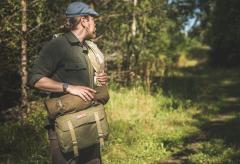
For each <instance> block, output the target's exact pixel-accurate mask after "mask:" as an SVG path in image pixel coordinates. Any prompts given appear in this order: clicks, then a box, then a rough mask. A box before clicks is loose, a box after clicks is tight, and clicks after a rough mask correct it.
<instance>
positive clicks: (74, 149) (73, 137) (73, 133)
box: [67, 120, 79, 157]
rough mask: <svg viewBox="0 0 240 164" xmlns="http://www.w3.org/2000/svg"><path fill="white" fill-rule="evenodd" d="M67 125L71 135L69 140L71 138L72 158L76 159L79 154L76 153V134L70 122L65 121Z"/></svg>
mask: <svg viewBox="0 0 240 164" xmlns="http://www.w3.org/2000/svg"><path fill="white" fill-rule="evenodd" d="M67 124H68V127H69V130H70V134H71V138H72V143H73V153H74V157H77V156H78V155H79V152H78V145H77V138H76V134H75V131H74V128H73V125H72V122H71V121H70V120H69V121H67Z"/></svg>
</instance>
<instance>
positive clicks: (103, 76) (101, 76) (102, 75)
mask: <svg viewBox="0 0 240 164" xmlns="http://www.w3.org/2000/svg"><path fill="white" fill-rule="evenodd" d="M95 75H96V80H97V81H99V82H100V83H101V84H102V85H105V84H107V82H108V80H109V77H108V75H107V74H106V73H105V72H103V73H99V74H97V73H96V74H95Z"/></svg>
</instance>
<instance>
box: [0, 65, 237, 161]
mask: <svg viewBox="0 0 240 164" xmlns="http://www.w3.org/2000/svg"><path fill="white" fill-rule="evenodd" d="M239 74H240V73H239V71H237V70H233V69H231V70H225V69H224V70H223V69H208V68H204V69H201V68H197V67H196V68H183V69H178V70H176V71H175V72H174V73H173V74H171V75H169V76H168V77H165V80H164V81H163V82H162V90H161V89H159V90H158V91H157V92H155V93H153V94H152V95H150V94H146V92H145V91H144V89H143V88H142V87H133V88H118V89H116V88H114V87H113V88H112V89H110V95H111V100H110V101H109V103H108V104H107V106H106V111H107V114H108V121H109V123H110V127H111V133H110V136H109V140H108V141H107V142H106V146H105V148H104V150H103V151H102V157H103V162H104V163H105V164H145V163H146V164H158V163H196V164H199V163H203V164H206V163H213V164H221V163H229V164H235V163H236V164H237V163H240V151H239V143H240V126H239V125H240V119H239V117H240V115H239V112H238V110H239V107H240V98H239V95H240V94H239V93H240V88H239V84H240V76H239ZM40 104H41V102H37V103H36V104H34V105H33V106H32V108H33V109H34V110H33V112H32V113H31V114H30V116H29V117H28V124H27V125H25V126H21V125H20V124H19V123H18V122H5V123H3V124H1V125H0V131H1V134H0V143H1V147H0V163H4V164H5V163H9V164H12V163H13V164H15V163H20V164H21V163H23V164H25V163H39V164H41V163H50V162H49V159H50V157H49V153H48V141H47V135H46V131H45V130H44V129H43V121H44V116H45V115H46V112H45V111H44V109H43V107H42V106H41V105H40Z"/></svg>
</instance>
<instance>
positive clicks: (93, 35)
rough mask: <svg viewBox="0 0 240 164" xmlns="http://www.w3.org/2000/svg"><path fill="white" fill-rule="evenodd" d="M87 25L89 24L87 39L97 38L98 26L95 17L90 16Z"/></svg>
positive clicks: (87, 26)
mask: <svg viewBox="0 0 240 164" xmlns="http://www.w3.org/2000/svg"><path fill="white" fill-rule="evenodd" d="M86 24H87V25H86V30H87V33H88V36H87V38H89V39H94V38H96V25H95V21H94V17H92V16H88V19H87V22H86Z"/></svg>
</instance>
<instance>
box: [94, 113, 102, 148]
mask: <svg viewBox="0 0 240 164" xmlns="http://www.w3.org/2000/svg"><path fill="white" fill-rule="evenodd" d="M94 116H95V120H96V125H97V131H98V137H99V142H100V146H101V147H103V146H104V139H103V137H104V134H103V130H102V126H101V123H100V119H99V115H98V112H94Z"/></svg>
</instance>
